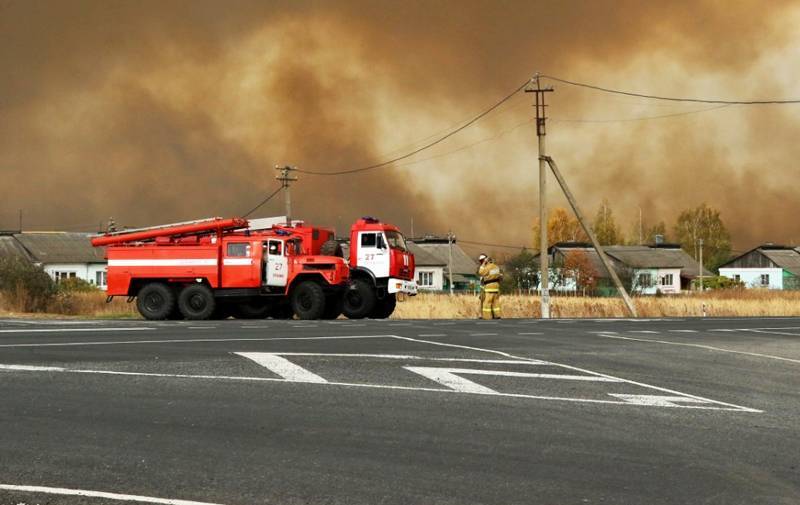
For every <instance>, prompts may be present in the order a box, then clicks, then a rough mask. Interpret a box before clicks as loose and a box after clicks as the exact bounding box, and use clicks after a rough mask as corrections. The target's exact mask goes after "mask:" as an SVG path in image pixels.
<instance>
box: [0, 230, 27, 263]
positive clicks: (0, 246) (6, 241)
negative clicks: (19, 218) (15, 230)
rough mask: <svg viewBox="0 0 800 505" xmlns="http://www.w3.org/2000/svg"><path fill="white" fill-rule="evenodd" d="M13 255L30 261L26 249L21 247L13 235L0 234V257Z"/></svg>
mask: <svg viewBox="0 0 800 505" xmlns="http://www.w3.org/2000/svg"><path fill="white" fill-rule="evenodd" d="M9 256H10V257H15V258H20V259H24V260H27V261H31V256H30V254H28V251H26V250H25V248H24V247H22V244H20V243H19V242H18V241H17V239H15V238H14V236H13V235H0V257H9Z"/></svg>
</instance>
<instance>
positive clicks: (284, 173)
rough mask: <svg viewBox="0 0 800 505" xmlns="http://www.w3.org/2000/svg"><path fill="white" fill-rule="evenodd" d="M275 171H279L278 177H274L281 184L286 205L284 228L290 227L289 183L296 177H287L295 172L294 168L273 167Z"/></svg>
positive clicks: (287, 166) (290, 202)
mask: <svg viewBox="0 0 800 505" xmlns="http://www.w3.org/2000/svg"><path fill="white" fill-rule="evenodd" d="M275 170H280V172H281V173H280V175H277V176H275V178H276V179H278V180H279V181H280V182H281V185H282V187H283V195H284V200H285V203H286V226H292V195H291V193H290V192H289V183H291V182H294V181H296V180H297V177H294V176H291V175H289V174H290V173H291V171H292V170H295V167H290V166H289V165H286V166H283V167H281V166H275Z"/></svg>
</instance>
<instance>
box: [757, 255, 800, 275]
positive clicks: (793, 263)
mask: <svg viewBox="0 0 800 505" xmlns="http://www.w3.org/2000/svg"><path fill="white" fill-rule="evenodd" d="M761 254H763V255H764V256H766V257H767V258H769V259H770V261H772V262H773V263H775V264H776V265H778V266H779V267H780V268H782V269H784V270H788V271H789V272H791V273H793V274H794V275H800V253H798V252H797V251H796V250H795V249H762V250H761Z"/></svg>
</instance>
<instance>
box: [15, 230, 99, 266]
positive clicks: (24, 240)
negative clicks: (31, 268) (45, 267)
mask: <svg viewBox="0 0 800 505" xmlns="http://www.w3.org/2000/svg"><path fill="white" fill-rule="evenodd" d="M89 238H90V237H89V235H87V234H84V233H67V232H23V233H17V234H15V235H14V239H15V240H16V241H17V242H18V244H19V245H20V246H21V247H22V248H24V250H25V251H27V253H28V254H29V257H30V259H32V260H33V261H36V262H39V263H45V264H52V263H105V262H106V260H105V259H104V254H103V249H102V248H99V247H93V246H92V244H91V242H89Z"/></svg>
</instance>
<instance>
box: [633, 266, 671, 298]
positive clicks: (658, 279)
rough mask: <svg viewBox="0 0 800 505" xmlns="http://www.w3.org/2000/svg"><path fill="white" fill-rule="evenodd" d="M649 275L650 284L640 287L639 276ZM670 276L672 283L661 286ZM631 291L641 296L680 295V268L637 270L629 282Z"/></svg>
mask: <svg viewBox="0 0 800 505" xmlns="http://www.w3.org/2000/svg"><path fill="white" fill-rule="evenodd" d="M642 274H644V275H647V274H649V275H650V284H649V285H647V286H644V285H640V283H639V279H640V276H641V275H642ZM670 275H672V282H669V283H667V284H663V283H664V282H665V280H668V278H669V276H670ZM631 291H632V292H634V293H639V294H642V295H655V294H656V293H658V292H659V291H660V292H661V293H680V292H681V269H680V268H637V269H635V270H634V271H633V279H632V280H631Z"/></svg>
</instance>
